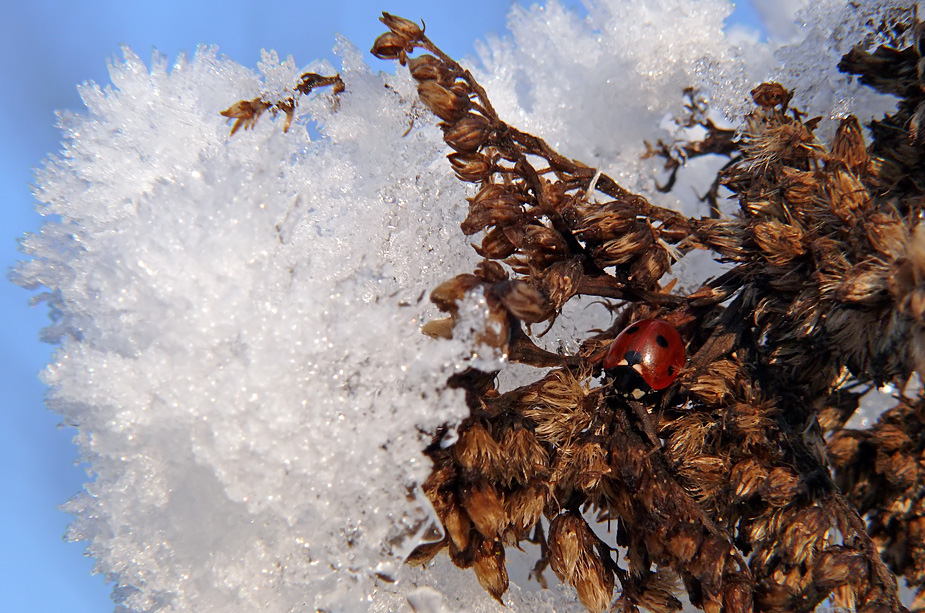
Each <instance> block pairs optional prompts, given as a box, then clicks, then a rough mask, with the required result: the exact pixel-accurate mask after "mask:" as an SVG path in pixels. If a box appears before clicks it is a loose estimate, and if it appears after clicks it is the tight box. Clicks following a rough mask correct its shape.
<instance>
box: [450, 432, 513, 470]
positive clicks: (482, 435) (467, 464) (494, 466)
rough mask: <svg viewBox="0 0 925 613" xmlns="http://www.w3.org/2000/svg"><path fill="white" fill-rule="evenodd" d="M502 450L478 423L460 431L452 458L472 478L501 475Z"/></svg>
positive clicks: (503, 466)
mask: <svg viewBox="0 0 925 613" xmlns="http://www.w3.org/2000/svg"><path fill="white" fill-rule="evenodd" d="M504 455H505V454H504V449H502V447H501V446H500V445H499V444H498V442H497V441H495V439H494V438H493V437H492V436H491V434H490V433H489V432H488V430H486V429H485V427H484V426H483V425H482V424H481V423H479V422H478V421H471V422H469V423H468V424H467V425H466V426H464V427H463V428H461V429H460V432H459V439H458V440H457V441H456V443H455V444H454V445H453V456H454V457H455V458H456V461H457V462H458V463H459V465H460V466H461V467H462V468H463V469H464V470H465V471H468V472H469V473H471V475H472V476H474V477H476V476H481V475H501V474H503V473H504V471H505V470H506V468H507V467H506V460H505V459H504Z"/></svg>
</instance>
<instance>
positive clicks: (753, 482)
mask: <svg viewBox="0 0 925 613" xmlns="http://www.w3.org/2000/svg"><path fill="white" fill-rule="evenodd" d="M767 478H768V471H767V470H766V469H765V468H763V467H762V466H761V464H759V463H758V462H756V461H755V460H752V459H748V460H743V461H742V462H739V463H738V464H736V465H735V466H733V467H732V472H731V473H730V478H729V482H730V484H731V485H734V486H735V496H736V498H738V499H740V500H745V499H747V498H751V497H752V496H753V495H755V494H756V493H757V492H758V489H759V488H760V487H761V485H762V484H763V483H764V482H765V480H766V479H767Z"/></svg>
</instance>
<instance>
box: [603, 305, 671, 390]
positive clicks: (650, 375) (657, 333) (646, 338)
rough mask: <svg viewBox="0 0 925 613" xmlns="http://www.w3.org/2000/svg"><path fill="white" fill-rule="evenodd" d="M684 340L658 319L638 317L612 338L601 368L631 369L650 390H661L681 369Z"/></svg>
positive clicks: (667, 324)
mask: <svg viewBox="0 0 925 613" xmlns="http://www.w3.org/2000/svg"><path fill="white" fill-rule="evenodd" d="M684 361H685V352H684V341H682V340H681V335H680V334H678V331H677V329H675V327H674V326H672V325H671V324H670V323H668V322H667V321H664V320H662V319H642V320H640V321H637V322H636V323H634V324H632V325H630V326H629V327H627V328H626V329H625V330H623V332H621V333H620V334H619V335H618V336H617V338H615V339H614V341H613V344H612V345H611V346H610V349H609V350H608V351H607V356H606V357H605V358H604V370H610V369H612V368H632V369H633V370H635V371H636V372H637V373H639V374H640V375H641V376H642V378H643V380H644V381H645V382H646V383H647V384H648V385H649V387H650V388H652V389H653V390H661V389H665V388H666V387H668V386H669V385H671V384H672V383H673V382H674V380H675V379H677V378H678V373H680V372H681V369H682V368H684Z"/></svg>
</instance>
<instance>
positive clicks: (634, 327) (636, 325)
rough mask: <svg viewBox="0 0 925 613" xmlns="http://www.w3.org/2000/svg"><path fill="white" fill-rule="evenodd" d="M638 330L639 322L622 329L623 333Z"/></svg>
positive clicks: (632, 332) (634, 332) (631, 332)
mask: <svg viewBox="0 0 925 613" xmlns="http://www.w3.org/2000/svg"><path fill="white" fill-rule="evenodd" d="M637 332H639V324H633V325H632V326H630V327H629V328H627V329H626V330H624V331H623V334H636V333H637Z"/></svg>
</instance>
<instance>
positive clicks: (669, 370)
mask: <svg viewBox="0 0 925 613" xmlns="http://www.w3.org/2000/svg"><path fill="white" fill-rule="evenodd" d="M677 370H678V369H677V368H675V367H674V366H673V365H672V366H669V367H668V374H669V375H673V374H675V372H677Z"/></svg>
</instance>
